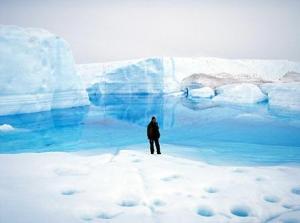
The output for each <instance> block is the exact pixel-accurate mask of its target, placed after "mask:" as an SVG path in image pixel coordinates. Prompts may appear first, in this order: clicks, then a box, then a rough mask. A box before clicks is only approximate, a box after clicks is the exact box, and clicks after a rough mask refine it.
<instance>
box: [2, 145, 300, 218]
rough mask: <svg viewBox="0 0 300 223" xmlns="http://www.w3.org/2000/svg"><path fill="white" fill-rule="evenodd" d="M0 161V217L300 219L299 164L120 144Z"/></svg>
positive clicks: (9, 155)
mask: <svg viewBox="0 0 300 223" xmlns="http://www.w3.org/2000/svg"><path fill="white" fill-rule="evenodd" d="M162 148H163V146H162ZM199 149H200V148H199ZM0 162H1V165H0V172H1V175H0V198H1V199H0V202H1V203H0V204H1V208H0V217H1V222H14V223H18V222H22V223H26V222H30V223H31V222H51V223H52V222H56V223H60V222H73V223H76V222H112V223H113V222H121V223H126V222H130V223H134V222H145V223H147V222H173V223H176V222H185V223H189V222H212V223H215V222H229V223H245V222H248V223H254V222H285V223H287V222H299V221H300V184H299V182H300V167H299V166H252V167H247V166H215V165H209V164H207V163H204V162H200V161H195V160H189V159H184V158H179V157H172V156H168V155H164V154H163V155H160V156H158V155H150V154H146V153H142V152H138V151H133V150H126V149H125V150H121V151H119V152H118V153H116V154H72V153H32V154H15V155H13V154H6V155H4V154H1V155H0Z"/></svg>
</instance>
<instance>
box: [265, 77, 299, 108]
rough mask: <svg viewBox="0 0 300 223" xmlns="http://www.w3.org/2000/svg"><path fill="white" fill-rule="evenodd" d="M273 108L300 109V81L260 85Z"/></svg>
mask: <svg viewBox="0 0 300 223" xmlns="http://www.w3.org/2000/svg"><path fill="white" fill-rule="evenodd" d="M260 88H261V89H262V91H263V92H264V93H265V94H267V95H268V100H269V107H270V108H271V109H284V110H290V111H300V82H290V83H279V82H277V83H268V84H262V85H261V86H260Z"/></svg>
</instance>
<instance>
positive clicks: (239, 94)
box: [213, 83, 267, 104]
mask: <svg viewBox="0 0 300 223" xmlns="http://www.w3.org/2000/svg"><path fill="white" fill-rule="evenodd" d="M216 94H217V95H216V96H215V97H214V98H213V101H215V102H230V103H239V104H253V103H259V102H262V101H265V100H267V96H266V95H265V94H263V93H262V91H261V90H260V88H259V87H258V86H256V85H254V84H249V83H244V84H227V85H223V86H221V87H218V88H216Z"/></svg>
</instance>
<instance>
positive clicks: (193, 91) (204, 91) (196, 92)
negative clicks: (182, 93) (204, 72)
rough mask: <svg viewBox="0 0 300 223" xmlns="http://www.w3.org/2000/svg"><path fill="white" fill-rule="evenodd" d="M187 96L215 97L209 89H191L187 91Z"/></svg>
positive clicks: (213, 92)
mask: <svg viewBox="0 0 300 223" xmlns="http://www.w3.org/2000/svg"><path fill="white" fill-rule="evenodd" d="M188 96H190V97H199V98H212V97H214V96H215V91H214V90H213V89H211V88H210V87H202V88H197V89H191V90H189V91H188Z"/></svg>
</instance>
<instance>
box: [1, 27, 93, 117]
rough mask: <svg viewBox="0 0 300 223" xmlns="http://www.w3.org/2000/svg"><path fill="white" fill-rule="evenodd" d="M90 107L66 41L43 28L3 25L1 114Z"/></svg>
mask: <svg viewBox="0 0 300 223" xmlns="http://www.w3.org/2000/svg"><path fill="white" fill-rule="evenodd" d="M87 104H89V101H88V97H87V93H86V91H85V89H84V88H83V86H82V84H81V80H80V77H79V76H78V74H77V71H76V69H75V64H74V59H73V56H72V52H71V51H70V48H69V45H68V44H67V43H66V41H64V40H63V39H61V38H60V37H58V36H55V35H53V34H51V33H49V32H48V31H45V30H41V29H33V28H21V27H16V26H3V25H1V26H0V107H1V109H0V115H7V114H16V113H28V112H38V111H47V110H51V109H55V108H66V107H73V106H81V105H87Z"/></svg>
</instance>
